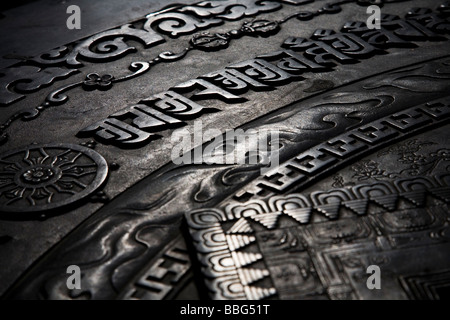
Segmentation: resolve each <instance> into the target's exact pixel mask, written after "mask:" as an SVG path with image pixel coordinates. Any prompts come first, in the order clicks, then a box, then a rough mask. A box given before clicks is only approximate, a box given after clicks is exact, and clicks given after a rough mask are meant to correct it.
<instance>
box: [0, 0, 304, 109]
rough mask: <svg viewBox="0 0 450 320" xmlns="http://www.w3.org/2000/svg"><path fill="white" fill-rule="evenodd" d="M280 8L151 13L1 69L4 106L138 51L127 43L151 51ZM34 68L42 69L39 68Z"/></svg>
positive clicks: (253, 3)
mask: <svg viewBox="0 0 450 320" xmlns="http://www.w3.org/2000/svg"><path fill="white" fill-rule="evenodd" d="M285 3H290V4H294V5H295V4H300V3H293V2H286V1H285ZM280 8H282V4H281V3H280V1H274V0H273V1H272V0H266V1H260V0H244V1H235V0H225V1H203V2H199V3H197V4H194V5H191V6H187V5H185V6H172V7H169V8H166V9H165V10H161V11H159V12H154V13H150V14H148V15H147V16H146V17H145V18H143V19H140V20H138V21H135V22H133V23H128V24H124V25H123V26H120V27H118V28H115V29H111V30H107V31H103V32H100V33H98V34H95V35H93V36H90V37H88V38H85V39H83V40H81V41H78V42H76V43H71V44H68V45H65V46H61V47H59V48H55V49H53V50H50V51H49V52H46V53H43V54H41V55H39V56H36V57H34V58H32V59H30V60H28V61H25V62H21V63H19V64H18V65H17V66H13V67H10V68H5V69H3V70H1V71H0V75H2V74H3V76H2V77H0V97H1V99H0V106H1V105H3V106H4V105H10V104H12V103H14V102H16V101H17V100H19V99H21V98H23V97H24V95H23V93H29V92H32V91H35V90H38V89H39V88H41V87H44V86H46V85H49V84H51V83H52V82H54V81H56V80H57V79H59V78H64V77H67V76H69V75H71V74H73V73H76V72H77V70H76V69H78V68H81V67H83V61H89V62H104V61H108V60H114V59H118V58H121V57H123V56H125V55H126V54H128V53H130V52H134V51H136V50H137V48H136V47H134V46H132V45H130V44H129V43H128V41H129V40H135V41H138V42H140V43H141V44H142V45H143V46H144V47H145V48H150V47H154V46H157V45H158V44H160V43H163V42H165V41H166V40H165V37H164V36H163V35H162V34H169V35H170V36H172V37H177V36H179V35H184V34H191V33H193V32H195V31H197V30H201V29H205V28H209V27H211V26H215V25H219V24H222V23H223V22H224V20H237V19H240V18H242V17H247V16H254V15H258V14H260V13H263V12H269V11H274V10H279V9H280ZM161 33H162V34H161ZM36 64H37V65H38V66H39V67H36V66H35V65H36ZM60 65H64V66H65V67H69V68H71V69H66V68H64V67H60ZM74 68H75V69H74ZM44 71H45V72H44ZM29 80H32V82H31V84H28V82H29ZM15 84H17V85H15Z"/></svg>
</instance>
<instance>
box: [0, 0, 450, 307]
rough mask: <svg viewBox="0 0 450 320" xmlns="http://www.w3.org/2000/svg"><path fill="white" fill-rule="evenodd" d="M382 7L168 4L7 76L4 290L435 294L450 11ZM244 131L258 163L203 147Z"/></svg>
mask: <svg viewBox="0 0 450 320" xmlns="http://www.w3.org/2000/svg"><path fill="white" fill-rule="evenodd" d="M370 3H372V2H371V1H364V0H359V1H347V0H344V1H330V2H327V1H320V0H319V1H310V0H306V1H305V0H280V1H275V0H268V1H255V0H245V1H235V0H223V1H202V2H192V1H190V2H188V3H185V4H171V3H168V4H167V6H166V7H164V8H160V10H154V11H145V12H142V15H141V16H140V18H139V19H136V20H133V21H128V22H126V23H122V22H121V23H117V24H115V25H116V27H113V28H110V29H106V30H98V32H94V33H92V34H90V35H88V36H86V37H84V38H81V39H79V40H77V41H73V39H71V40H70V41H69V40H68V41H67V42H66V43H61V45H60V46H58V47H55V48H48V50H46V51H45V52H41V53H39V54H37V55H35V56H33V57H29V58H26V59H23V60H21V61H20V62H18V63H16V64H14V65H11V66H9V67H6V68H4V69H3V70H2V71H0V108H1V110H2V112H1V113H0V219H1V220H2V221H1V222H2V223H0V255H1V256H2V259H1V261H0V269H1V270H2V271H1V272H0V294H2V295H3V297H5V298H7V299H8V298H9V299H25V298H26V299H29V298H31V299H174V298H203V297H206V296H207V295H209V296H210V297H212V298H221V299H222V298H225V299H264V298H269V299H273V298H278V299H373V298H393V299H408V298H411V299H414V298H419V299H438V298H440V297H443V296H444V295H445V292H447V291H446V290H448V287H449V274H448V270H449V266H450V263H449V261H450V260H449V255H448V253H447V252H448V249H449V248H448V222H449V221H448V219H449V217H448V200H449V186H448V183H449V176H448V174H449V168H450V164H449V163H448V161H449V157H448V150H449V146H448V139H447V136H448V129H449V127H448V125H449V114H450V111H449V105H450V100H449V98H448V93H449V92H450V91H449V90H450V57H449V52H450V42H449V41H448V37H449V30H450V24H449V20H448V19H449V13H450V10H449V4H448V2H445V1H443V0H440V1H439V0H436V1H425V0H413V1H397V0H391V1H387V0H386V1H377V5H379V6H380V7H381V13H382V14H381V28H380V29H373V28H369V26H368V25H367V18H368V15H367V13H366V8H367V6H368V5H369V4H370ZM118 21H119V20H118ZM199 121H201V122H202V125H203V128H204V130H205V131H206V130H208V129H216V130H218V131H219V132H220V133H222V134H223V136H217V137H215V138H214V137H211V140H208V139H206V140H205V141H200V142H199V141H194V143H193V144H192V145H191V147H192V149H190V150H187V151H186V150H184V151H186V153H185V154H184V155H183V157H184V156H188V157H189V158H191V159H193V160H194V161H193V162H192V163H191V164H180V165H177V164H175V162H174V161H172V151H173V150H174V147H175V146H176V141H174V140H173V136H174V132H175V131H176V130H177V129H183V130H188V131H190V132H192V131H193V129H194V128H195V124H196V123H198V122H199ZM236 128H240V129H243V130H247V129H252V130H254V132H256V133H257V134H259V135H260V137H261V139H266V140H267V139H268V140H269V145H270V148H268V149H266V150H261V149H258V150H254V155H253V156H256V158H257V159H259V162H257V163H249V162H246V163H236V164H222V163H217V164H210V163H207V162H206V161H204V159H203V158H201V157H199V156H198V155H199V154H205V152H206V151H207V150H212V149H226V147H227V146H233V148H234V149H235V150H238V149H239V147H241V145H240V144H242V143H243V142H242V141H235V140H234V139H233V140H227V138H226V135H225V132H226V131H228V130H231V129H236ZM272 130H277V132H278V133H279V136H278V138H276V139H272V137H271V135H270V132H271V131H272ZM216 132H217V131H216ZM219 137H220V138H221V139H216V138H219ZM271 139H272V140H271ZM194 140H195V139H194ZM273 155H279V165H276V166H274V167H270V168H265V167H268V164H267V162H266V161H265V160H267V159H270V158H271V157H272V156H273ZM249 157H250V156H249ZM263 168H264V169H267V170H265V171H264V172H263V171H262V169H263ZM186 222H187V223H186ZM188 229H189V230H188ZM405 261H407V263H405ZM70 265H78V266H80V268H81V272H82V280H81V289H74V290H71V289H68V287H67V286H66V281H67V276H68V275H67V271H66V270H67V267H68V266H70ZM371 265H376V266H378V267H379V268H380V270H381V276H382V279H381V281H382V289H380V290H370V289H368V288H367V286H366V280H367V277H368V275H367V273H366V269H367V267H369V266H371Z"/></svg>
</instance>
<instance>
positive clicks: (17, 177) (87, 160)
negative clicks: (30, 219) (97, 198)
mask: <svg viewBox="0 0 450 320" xmlns="http://www.w3.org/2000/svg"><path fill="white" fill-rule="evenodd" d="M107 174H108V165H107V163H106V160H105V159H104V158H103V157H102V156H101V155H100V154H98V153H97V152H95V151H94V150H92V149H89V148H86V147H83V146H80V145H72V144H63V143H61V144H49V145H32V146H30V147H29V148H27V149H22V150H15V151H11V152H8V153H6V154H3V155H2V156H0V211H1V212H37V211H45V210H51V209H55V208H59V207H61V206H65V205H68V204H71V203H74V202H76V201H78V200H81V199H83V198H85V197H87V196H88V195H90V194H92V193H93V192H94V191H95V190H96V189H97V188H98V187H100V185H101V184H102V183H103V182H104V181H105V179H106V176H107Z"/></svg>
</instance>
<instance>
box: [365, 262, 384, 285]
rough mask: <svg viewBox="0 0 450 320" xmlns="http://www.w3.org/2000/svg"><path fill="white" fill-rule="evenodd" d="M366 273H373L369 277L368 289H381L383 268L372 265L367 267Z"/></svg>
mask: <svg viewBox="0 0 450 320" xmlns="http://www.w3.org/2000/svg"><path fill="white" fill-rule="evenodd" d="M366 273H368V274H371V276H370V277H369V278H368V279H367V282H366V285H367V289H369V290H373V289H377V290H380V289H381V270H380V267H379V266H377V265H371V266H368V267H367V271H366Z"/></svg>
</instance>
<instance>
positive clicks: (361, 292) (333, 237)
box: [186, 131, 450, 300]
mask: <svg viewBox="0 0 450 320" xmlns="http://www.w3.org/2000/svg"><path fill="white" fill-rule="evenodd" d="M431 135H432V131H431V132H429V134H428V136H431ZM436 144H437V143H436ZM443 144H446V141H443ZM421 145H430V143H419V142H418V141H417V139H411V140H408V141H406V142H404V143H397V144H396V145H394V146H392V147H387V148H385V151H384V152H388V153H389V152H395V153H396V152H399V151H400V152H406V153H407V152H410V151H412V150H413V151H415V152H417V150H418V149H420V146H421ZM431 145H433V146H434V143H433V144H431ZM436 148H439V150H442V145H440V146H438V147H436ZM437 153H439V152H437ZM386 161H389V159H388V160H386ZM441 161H442V162H443V163H442V165H441V166H440V167H439V170H438V169H436V170H435V171H428V172H427V173H426V174H428V176H427V175H423V174H422V175H419V176H418V175H409V172H404V173H403V175H405V176H409V177H407V178H405V177H400V178H396V179H386V181H378V182H374V183H363V184H353V185H351V186H345V187H341V188H334V189H331V190H315V189H316V188H311V190H312V191H303V192H302V193H290V194H289V193H288V194H284V195H274V196H270V197H266V198H264V199H254V200H250V201H248V202H245V203H236V202H230V201H228V200H227V201H223V202H222V203H220V204H219V205H218V206H216V207H215V208H202V209H196V210H193V211H191V212H188V213H186V218H187V221H188V224H189V228H190V232H191V236H192V240H193V241H194V244H195V246H196V249H197V255H198V259H199V261H200V262H201V263H202V265H203V269H202V272H203V274H204V275H205V278H206V280H205V281H206V282H207V283H208V284H209V285H208V288H209V289H210V293H211V296H212V298H224V297H225V298H233V299H235V298H238V296H237V295H235V294H236V292H234V291H232V289H231V287H232V288H233V289H235V288H241V287H242V286H245V285H246V283H247V282H246V281H248V280H247V278H243V277H235V278H233V280H231V279H230V275H232V274H233V273H236V272H237V273H238V274H239V268H240V263H242V262H240V261H241V260H242V261H249V262H250V263H254V262H255V261H259V263H260V265H264V269H263V270H254V274H255V275H254V277H255V278H256V279H258V280H260V279H264V277H270V279H271V281H272V282H269V281H266V282H265V284H266V285H267V283H271V285H273V290H274V292H275V290H276V292H277V295H278V298H280V299H306V298H308V299H311V298H314V299H338V300H340V299H358V298H363V297H373V292H371V293H369V292H370V290H367V288H366V285H365V284H366V280H367V274H366V268H367V266H369V265H372V264H376V265H378V266H380V267H382V270H383V274H384V277H385V278H384V280H383V281H384V282H383V283H384V285H385V286H387V285H391V284H387V283H388V280H387V279H389V281H391V283H392V282H394V283H401V284H402V285H401V286H399V285H397V287H398V288H396V290H397V291H394V290H392V291H389V292H384V297H386V296H387V295H389V294H394V296H395V297H396V298H397V299H399V298H401V299H407V298H421V299H438V298H439V294H438V292H437V291H435V290H430V289H427V288H428V287H434V286H436V287H437V286H444V287H445V286H448V284H449V278H448V258H447V257H446V256H445V254H444V253H445V252H447V250H448V248H449V243H450V242H449V241H450V237H449V236H448V232H449V230H450V229H449V226H448V205H449V204H450V166H449V165H448V161H450V159H447V158H443V159H442V160H441ZM362 162H363V163H365V160H363V161H362ZM436 167H437V166H435V168H436ZM370 179H371V180H375V181H377V180H378V179H377V176H374V177H371V178H370ZM313 214H315V215H316V216H315V215H313ZM249 246H252V250H251V251H250V250H248V251H250V252H251V254H250V253H248V252H246V253H247V255H240V256H239V259H241V260H238V261H234V264H231V263H227V262H228V260H226V258H227V257H228V256H227V252H231V256H232V257H234V256H236V257H237V255H236V254H234V256H233V251H234V250H237V251H239V250H243V249H242V248H248V247H249ZM408 250H409V253H408ZM433 250H442V251H439V252H442V253H443V254H438V255H435V256H434V257H432V255H433V252H434V253H436V251H433ZM403 252H405V255H406V256H408V255H411V254H412V253H411V252H421V254H423V255H424V256H427V257H428V258H427V259H424V260H419V259H418V260H417V261H414V264H408V265H407V266H404V264H400V265H401V266H399V264H398V263H397V264H395V263H393V262H392V261H391V260H394V259H398V257H399V256H401V255H402V253H403ZM441 255H442V258H440V256H441ZM436 256H439V258H436ZM444 256H445V257H444ZM431 261H433V262H431ZM408 268H409V269H408ZM420 268H425V270H427V268H428V270H433V271H432V272H427V275H423V274H421V273H420V270H421V269H420ZM442 268H443V269H442ZM403 269H405V270H407V271H403ZM414 270H417V271H414ZM411 272H412V273H411ZM414 272H417V273H416V274H417V275H415V273H414ZM256 274H257V275H259V277H258V276H256ZM403 274H405V275H404V276H403ZM397 278H398V280H397ZM233 281H234V282H233ZM229 282H232V283H233V284H229V285H224V283H227V284H228V283H229ZM211 284H214V285H211ZM265 289H266V290H271V289H267V288H265ZM392 292H394V293H392ZM375 296H376V295H375ZM261 298H266V296H265V295H261Z"/></svg>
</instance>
